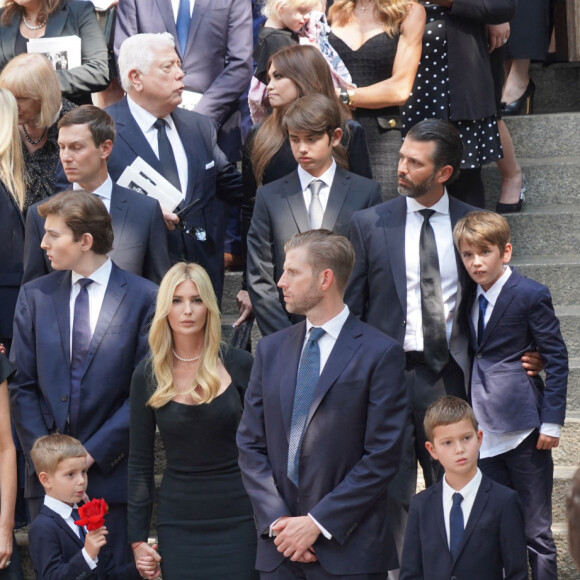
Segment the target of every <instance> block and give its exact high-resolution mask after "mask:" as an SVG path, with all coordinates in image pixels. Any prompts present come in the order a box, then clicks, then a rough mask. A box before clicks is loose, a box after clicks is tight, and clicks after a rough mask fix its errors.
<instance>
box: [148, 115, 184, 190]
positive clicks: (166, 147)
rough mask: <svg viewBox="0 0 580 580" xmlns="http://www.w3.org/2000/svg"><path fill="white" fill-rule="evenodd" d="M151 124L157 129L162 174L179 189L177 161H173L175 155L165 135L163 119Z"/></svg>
mask: <svg viewBox="0 0 580 580" xmlns="http://www.w3.org/2000/svg"><path fill="white" fill-rule="evenodd" d="M153 126H154V127H155V128H156V129H157V145H158V146H159V162H160V163H161V167H162V168H163V175H164V177H165V179H167V181H169V183H171V185H173V186H174V187H176V188H177V189H179V191H181V183H180V181H179V172H178V171H177V163H176V162H175V155H173V148H172V147H171V143H170V142H169V138H168V137H167V130H166V128H165V120H164V119H157V121H155V123H153Z"/></svg>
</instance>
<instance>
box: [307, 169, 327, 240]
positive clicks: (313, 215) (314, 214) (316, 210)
mask: <svg viewBox="0 0 580 580" xmlns="http://www.w3.org/2000/svg"><path fill="white" fill-rule="evenodd" d="M322 186H323V182H322V181H320V179H315V180H314V181H311V182H310V185H309V186H308V187H309V189H310V193H311V194H312V199H311V200H310V208H309V210H308V217H309V218H310V225H311V226H312V229H313V230H317V229H318V228H320V226H322V217H323V216H324V210H323V209H322V204H321V203H320V196H319V195H318V194H319V192H320V188H321V187H322Z"/></svg>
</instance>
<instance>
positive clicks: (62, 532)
mask: <svg viewBox="0 0 580 580" xmlns="http://www.w3.org/2000/svg"><path fill="white" fill-rule="evenodd" d="M30 455H31V457H32V461H33V463H34V468H35V470H36V473H37V475H38V479H39V480H40V483H41V484H42V486H43V487H44V491H45V492H46V495H45V497H44V505H43V506H42V508H41V510H40V514H39V515H38V517H37V518H36V519H35V520H34V521H33V522H32V525H31V526H30V531H29V532H28V538H29V542H30V557H31V559H32V564H33V566H34V569H35V571H36V577H37V578H42V580H53V579H54V580H68V579H71V580H72V579H77V578H83V579H89V578H94V579H97V578H98V579H99V580H101V579H117V578H118V579H119V580H122V579H132V578H135V579H137V578H139V577H140V576H139V573H138V572H137V569H136V567H135V565H133V564H128V565H124V566H122V567H121V568H115V565H114V562H113V560H112V558H111V556H110V554H108V553H107V551H106V550H103V551H102V552H101V550H102V549H103V547H104V546H105V545H106V544H107V533H108V532H107V528H106V526H102V527H100V528H99V529H97V530H93V531H90V532H87V531H85V529H84V528H81V527H80V526H78V525H77V524H75V520H79V518H80V517H79V514H78V511H77V507H78V505H79V503H80V502H81V500H82V499H83V498H84V497H85V492H86V489H87V483H88V480H87V451H86V449H85V448H84V447H83V445H82V444H81V442H80V441H79V440H78V439H74V438H73V437H70V436H69V435H62V434H60V433H53V434H52V435H45V436H43V437H40V438H39V439H37V440H36V441H35V443H34V446H33V447H32V450H31V452H30Z"/></svg>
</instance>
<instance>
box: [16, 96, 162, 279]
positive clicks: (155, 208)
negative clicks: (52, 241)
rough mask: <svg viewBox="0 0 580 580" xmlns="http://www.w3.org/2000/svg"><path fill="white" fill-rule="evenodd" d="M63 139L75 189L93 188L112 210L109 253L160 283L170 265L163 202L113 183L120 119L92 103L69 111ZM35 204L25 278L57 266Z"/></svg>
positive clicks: (30, 216) (29, 215)
mask: <svg viewBox="0 0 580 580" xmlns="http://www.w3.org/2000/svg"><path fill="white" fill-rule="evenodd" d="M58 127H59V133H58V144H59V146H60V160H61V164H62V167H63V170H64V173H65V175H66V177H67V179H68V180H69V182H70V183H72V184H73V189H84V190H85V191H89V192H91V193H94V194H95V195H96V196H97V197H99V199H101V200H102V201H103V203H104V204H105V207H106V208H107V210H108V211H109V213H110V214H111V222H112V224H113V233H114V241H113V250H112V251H111V253H110V258H111V259H112V260H113V261H114V262H115V264H117V266H119V267H120V268H123V269H125V270H128V271H129V272H133V273H134V274H137V275H139V276H143V277H144V278H148V279H149V280H151V281H152V282H155V283H156V284H158V283H159V282H161V279H162V278H163V276H164V275H165V272H167V270H168V269H169V267H170V265H171V264H170V261H169V251H168V249H167V235H166V228H165V222H164V220H163V214H162V213H161V208H160V206H159V203H158V202H157V201H156V200H155V199H152V198H148V197H147V196H145V195H142V194H140V193H137V192H135V191H131V190H129V189H126V188H124V187H121V186H119V185H117V184H114V183H113V182H112V180H111V178H110V176H109V173H108V171H107V159H108V158H109V155H110V154H111V151H112V149H113V143H114V142H115V122H114V121H113V119H112V118H111V117H110V116H109V115H108V114H107V113H106V112H105V111H102V110H101V109H99V108H98V107H94V106H93V105H83V106H82V107H78V108H77V109H73V110H72V111H70V112H69V113H67V114H66V115H65V116H64V117H63V118H62V119H61V120H60V122H59V124H58ZM41 203H42V202H39V203H37V204H35V205H34V206H33V207H31V208H30V209H29V210H28V213H27V217H26V238H25V243H24V282H28V281H30V280H34V279H35V278H38V277H39V276H44V275H45V274H48V273H49V272H52V271H53V268H52V266H51V264H50V261H49V260H48V257H47V256H46V255H45V254H44V252H43V251H42V249H41V247H40V242H41V240H42V238H43V236H44V220H43V219H42V218H41V217H40V216H39V214H38V206H39V205H40V204H41Z"/></svg>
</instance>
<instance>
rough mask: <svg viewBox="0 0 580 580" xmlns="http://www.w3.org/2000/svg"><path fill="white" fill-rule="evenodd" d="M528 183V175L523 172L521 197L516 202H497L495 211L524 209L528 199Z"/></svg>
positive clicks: (504, 211)
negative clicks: (523, 206)
mask: <svg viewBox="0 0 580 580" xmlns="http://www.w3.org/2000/svg"><path fill="white" fill-rule="evenodd" d="M526 191H527V183H526V176H525V175H524V174H522V188H521V189H520V199H519V200H518V201H517V202H516V203H501V202H499V201H498V202H497V204H496V206H495V211H496V212H497V213H518V212H520V211H522V205H524V200H525V199H526Z"/></svg>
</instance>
